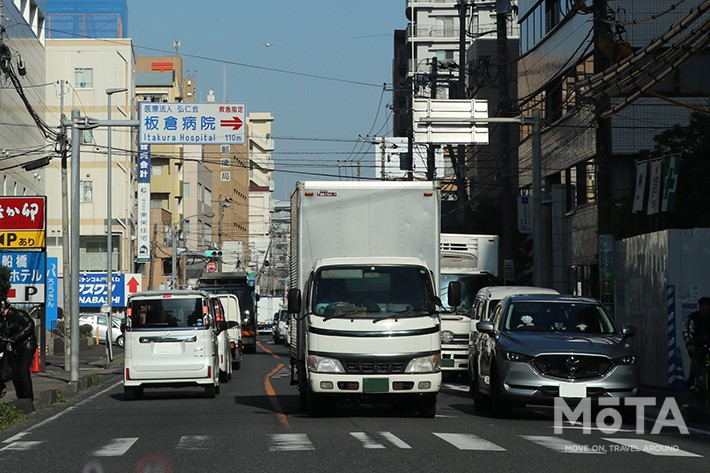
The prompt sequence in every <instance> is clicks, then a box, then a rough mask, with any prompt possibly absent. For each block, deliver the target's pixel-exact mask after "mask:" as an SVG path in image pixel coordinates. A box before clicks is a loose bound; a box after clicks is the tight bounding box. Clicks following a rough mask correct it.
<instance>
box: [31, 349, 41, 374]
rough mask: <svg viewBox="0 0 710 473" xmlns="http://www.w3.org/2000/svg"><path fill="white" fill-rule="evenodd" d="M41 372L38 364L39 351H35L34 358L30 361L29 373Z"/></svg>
mask: <svg viewBox="0 0 710 473" xmlns="http://www.w3.org/2000/svg"><path fill="white" fill-rule="evenodd" d="M40 371H42V366H41V365H40V363H39V349H35V357H34V359H33V360H32V366H30V373H39V372H40Z"/></svg>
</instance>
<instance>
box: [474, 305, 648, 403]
mask: <svg viewBox="0 0 710 473" xmlns="http://www.w3.org/2000/svg"><path fill="white" fill-rule="evenodd" d="M477 328H478V331H479V332H480V333H481V335H480V336H479V337H478V339H477V341H476V343H475V346H474V356H473V376H472V378H471V394H472V395H473V398H474V406H475V408H476V409H482V410H489V411H491V412H492V413H493V414H494V415H498V416H501V415H505V414H506V413H507V412H508V410H509V408H510V407H512V406H515V405H525V404H539V403H542V404H548V403H553V402H554V399H555V398H556V397H558V396H559V397H563V398H572V399H579V398H586V397H589V398H592V399H595V398H601V397H618V398H624V397H632V396H635V395H636V393H637V391H638V387H639V377H638V367H637V364H636V355H635V352H634V349H633V348H632V346H631V344H630V343H629V337H631V336H632V335H634V333H635V329H634V328H633V327H630V326H624V327H623V328H621V329H619V328H617V327H616V325H615V324H614V322H613V321H612V319H611V317H609V315H608V313H607V312H606V310H605V309H604V306H603V305H602V304H601V303H600V302H599V301H598V300H596V299H592V298H586V297H579V296H563V295H546V294H537V295H517V296H508V297H505V298H504V299H503V301H501V303H500V304H499V305H498V306H497V307H496V309H495V311H494V313H493V317H492V318H491V319H490V320H483V321H480V322H478V324H477Z"/></svg>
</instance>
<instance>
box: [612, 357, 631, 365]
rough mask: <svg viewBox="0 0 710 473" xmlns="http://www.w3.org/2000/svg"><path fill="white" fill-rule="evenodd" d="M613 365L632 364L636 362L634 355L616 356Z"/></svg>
mask: <svg viewBox="0 0 710 473" xmlns="http://www.w3.org/2000/svg"><path fill="white" fill-rule="evenodd" d="M613 361H614V364H615V365H633V364H634V363H636V357H635V356H634V355H624V356H620V357H618V358H614V360H613Z"/></svg>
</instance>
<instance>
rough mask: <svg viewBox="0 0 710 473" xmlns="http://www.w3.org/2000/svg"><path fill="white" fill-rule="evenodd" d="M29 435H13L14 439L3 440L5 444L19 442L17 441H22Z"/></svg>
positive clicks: (23, 433) (24, 433)
mask: <svg viewBox="0 0 710 473" xmlns="http://www.w3.org/2000/svg"><path fill="white" fill-rule="evenodd" d="M28 433H29V432H20V433H19V434H17V435H13V436H12V437H10V438H9V439H7V440H3V443H12V442H17V441H18V440H20V439H21V438H22V437H24V436H26V435H27V434H28Z"/></svg>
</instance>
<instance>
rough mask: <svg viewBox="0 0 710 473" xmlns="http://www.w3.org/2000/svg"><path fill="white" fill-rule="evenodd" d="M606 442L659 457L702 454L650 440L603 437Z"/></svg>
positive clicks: (625, 449) (627, 449)
mask: <svg viewBox="0 0 710 473" xmlns="http://www.w3.org/2000/svg"><path fill="white" fill-rule="evenodd" d="M603 440H606V441H607V442H612V443H617V444H619V445H622V446H623V448H624V451H631V452H643V453H648V454H650V455H655V456H659V457H699V458H702V455H697V454H695V453H691V452H686V451H685V450H681V449H680V448H678V446H677V445H663V444H661V443H656V442H651V441H649V440H644V439H617V438H605V439H603Z"/></svg>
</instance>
